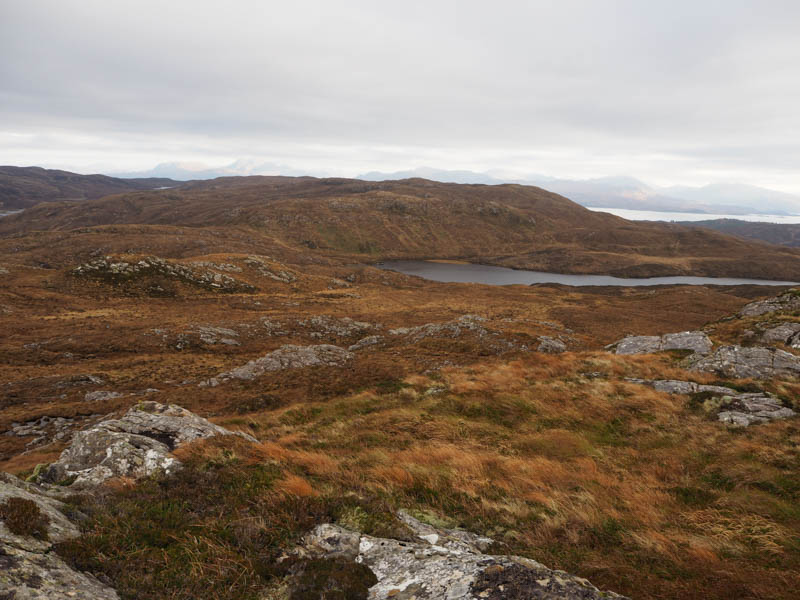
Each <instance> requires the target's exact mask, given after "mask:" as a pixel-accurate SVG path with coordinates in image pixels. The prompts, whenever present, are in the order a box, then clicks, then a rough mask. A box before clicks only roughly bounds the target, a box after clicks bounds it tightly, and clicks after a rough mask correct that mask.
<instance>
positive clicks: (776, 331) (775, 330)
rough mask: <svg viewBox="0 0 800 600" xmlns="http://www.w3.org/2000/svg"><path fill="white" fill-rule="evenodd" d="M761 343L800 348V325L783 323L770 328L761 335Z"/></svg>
mask: <svg viewBox="0 0 800 600" xmlns="http://www.w3.org/2000/svg"><path fill="white" fill-rule="evenodd" d="M761 341H762V342H766V343H767V344H785V345H787V346H790V347H791V348H800V323H781V324H780V325H776V326H775V327H770V328H768V329H766V330H765V331H764V333H762V334H761Z"/></svg>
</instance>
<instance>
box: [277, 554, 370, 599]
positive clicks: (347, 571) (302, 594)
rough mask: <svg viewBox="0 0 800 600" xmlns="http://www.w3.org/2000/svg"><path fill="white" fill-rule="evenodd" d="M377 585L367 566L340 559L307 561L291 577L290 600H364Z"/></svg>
mask: <svg viewBox="0 0 800 600" xmlns="http://www.w3.org/2000/svg"><path fill="white" fill-rule="evenodd" d="M376 583H378V578H377V577H375V574H374V573H373V572H372V571H371V570H370V568H369V567H367V566H366V565H362V564H359V563H356V562H353V561H348V560H345V559H340V558H339V559H337V558H320V559H316V560H307V561H304V562H303V563H301V564H299V565H298V566H297V572H296V573H295V574H294V576H293V577H292V583H291V587H290V590H289V600H366V599H367V597H368V595H369V588H370V587H372V586H373V585H375V584H376Z"/></svg>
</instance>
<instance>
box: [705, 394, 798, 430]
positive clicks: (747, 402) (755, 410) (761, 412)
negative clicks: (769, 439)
mask: <svg viewBox="0 0 800 600" xmlns="http://www.w3.org/2000/svg"><path fill="white" fill-rule="evenodd" d="M725 400H727V402H726V401H725ZM722 408H723V410H721V411H720V412H719V414H718V415H717V418H718V419H719V420H720V421H721V422H723V423H728V424H729V425H735V426H738V427H748V426H750V425H753V424H756V423H766V422H768V421H774V420H776V419H788V418H789V417H794V416H795V415H797V413H796V412H795V411H793V410H792V409H791V408H787V407H785V406H783V405H782V404H781V403H780V402H779V401H777V400H776V399H775V398H773V397H771V396H769V395H767V394H739V395H738V396H735V397H731V398H724V399H723V406H722Z"/></svg>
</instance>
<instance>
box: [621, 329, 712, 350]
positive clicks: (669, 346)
mask: <svg viewBox="0 0 800 600" xmlns="http://www.w3.org/2000/svg"><path fill="white" fill-rule="evenodd" d="M614 346H615V352H616V354H651V353H653V352H662V351H664V350H690V351H691V352H693V353H695V354H708V353H709V352H711V348H712V344H711V340H710V339H709V338H708V336H707V335H706V334H705V333H703V332H702V331H683V332H681V333H667V334H664V335H660V336H659V335H630V336H628V337H626V338H624V339H622V340H620V341H619V342H617V343H616V344H614Z"/></svg>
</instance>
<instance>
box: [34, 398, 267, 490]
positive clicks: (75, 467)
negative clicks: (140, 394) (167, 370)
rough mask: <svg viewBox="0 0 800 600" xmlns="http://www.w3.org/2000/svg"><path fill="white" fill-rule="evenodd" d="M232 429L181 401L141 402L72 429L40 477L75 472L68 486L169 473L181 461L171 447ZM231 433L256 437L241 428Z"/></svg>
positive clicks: (53, 477)
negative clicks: (116, 414)
mask: <svg viewBox="0 0 800 600" xmlns="http://www.w3.org/2000/svg"><path fill="white" fill-rule="evenodd" d="M232 434H234V432H231V431H229V430H227V429H225V428H223V427H220V426H219V425H214V424H213V423H211V422H209V421H207V420H206V419H203V418H202V417H198V416H197V415H195V414H194V413H192V412H190V411H188V410H186V409H184V408H181V407H180V406H175V405H173V404H171V405H164V404H159V403H158V402H152V401H147V402H141V403H139V404H138V405H137V406H134V407H133V408H131V409H130V410H129V411H128V412H127V413H126V414H125V415H124V416H123V417H122V418H120V419H115V420H108V421H101V422H100V423H97V424H96V425H94V426H93V427H91V428H89V429H87V430H84V431H80V432H78V433H76V434H75V436H74V437H73V438H72V443H71V444H70V446H69V447H68V448H67V449H66V450H64V452H62V453H61V456H60V457H59V459H58V460H57V461H56V462H54V463H53V464H51V465H50V466H49V467H48V468H47V470H46V471H45V472H44V473H43V475H42V479H43V481H47V482H59V481H64V480H68V479H70V478H74V481H73V482H72V483H71V487H72V486H74V487H92V486H96V485H99V484H101V483H103V482H104V481H106V480H107V479H110V478H112V477H130V478H133V479H138V478H140V477H146V476H149V475H152V474H154V473H158V472H162V473H167V474H169V473H172V472H174V471H175V470H177V469H179V468H180V466H181V464H180V462H179V461H178V460H177V459H175V458H174V457H172V456H171V452H172V450H174V449H175V448H177V447H179V446H181V445H183V444H185V443H187V442H191V441H193V440H196V439H200V438H207V437H213V436H216V435H232ZM235 434H236V435H241V436H243V437H245V438H247V439H249V440H251V441H255V439H254V438H252V437H251V436H248V435H246V434H242V433H239V432H236V433H235Z"/></svg>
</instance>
